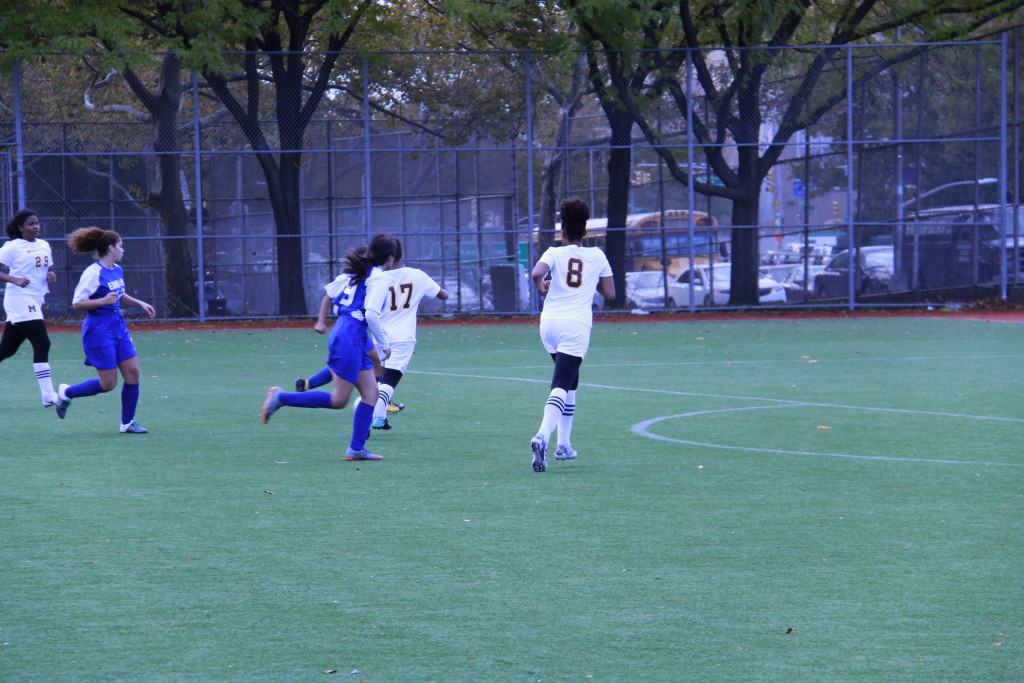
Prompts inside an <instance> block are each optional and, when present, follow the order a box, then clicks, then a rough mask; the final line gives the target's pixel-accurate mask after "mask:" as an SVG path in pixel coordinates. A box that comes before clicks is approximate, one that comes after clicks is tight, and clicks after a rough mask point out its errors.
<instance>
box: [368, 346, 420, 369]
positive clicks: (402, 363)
mask: <svg viewBox="0 0 1024 683" xmlns="http://www.w3.org/2000/svg"><path fill="white" fill-rule="evenodd" d="M415 352H416V342H414V341H411V342H395V343H394V344H392V345H391V356H390V357H389V358H388V359H387V360H386V361H384V369H385V370H398V371H399V372H400V373H402V374H403V375H404V374H405V371H406V369H407V368H408V367H409V361H411V360H412V354H413V353H415ZM377 353H378V354H379V353H380V350H379V349H378V350H377Z"/></svg>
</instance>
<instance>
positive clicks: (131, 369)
mask: <svg viewBox="0 0 1024 683" xmlns="http://www.w3.org/2000/svg"><path fill="white" fill-rule="evenodd" d="M117 369H118V370H120V372H121V377H122V378H123V379H124V383H123V384H122V385H121V428H120V430H121V433H122V434H145V433H147V431H148V430H147V429H146V428H145V427H143V426H142V425H140V424H139V423H138V422H136V421H135V411H136V409H138V407H139V390H140V387H139V378H140V377H141V375H142V373H141V372H140V370H139V357H138V356H131V357H130V358H125V359H124V360H123V361H121V362H120V363H118V364H117Z"/></svg>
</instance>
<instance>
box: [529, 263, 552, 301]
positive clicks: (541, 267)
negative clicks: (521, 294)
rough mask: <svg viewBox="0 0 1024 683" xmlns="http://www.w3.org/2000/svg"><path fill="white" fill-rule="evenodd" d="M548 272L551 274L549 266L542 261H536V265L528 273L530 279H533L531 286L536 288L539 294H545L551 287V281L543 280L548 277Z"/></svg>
mask: <svg viewBox="0 0 1024 683" xmlns="http://www.w3.org/2000/svg"><path fill="white" fill-rule="evenodd" d="M550 272H551V266H549V265H548V264H546V263H544V262H543V261H538V262H537V265H535V266H534V267H533V272H532V273H530V277H532V278H533V285H534V286H535V287H536V288H537V291H538V292H540V293H541V294H543V293H545V292H547V291H548V287H550V286H551V281H550V280H545V279H544V278H546V277H547V276H548V273H550Z"/></svg>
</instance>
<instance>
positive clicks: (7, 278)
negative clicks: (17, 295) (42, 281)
mask: <svg viewBox="0 0 1024 683" xmlns="http://www.w3.org/2000/svg"><path fill="white" fill-rule="evenodd" d="M6 267H7V266H5V265H4V264H2V263H0V268H6ZM0 282H10V283H11V284H12V285H15V286H16V287H28V283H29V279H28V278H27V277H15V276H14V275H8V274H7V273H5V272H3V271H2V270H0Z"/></svg>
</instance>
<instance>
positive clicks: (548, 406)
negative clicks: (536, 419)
mask: <svg viewBox="0 0 1024 683" xmlns="http://www.w3.org/2000/svg"><path fill="white" fill-rule="evenodd" d="M565 396H566V391H565V389H552V390H551V393H550V394H548V400H547V402H545V403H544V419H543V420H542V421H541V423H540V429H539V430H537V433H538V434H540V435H541V436H543V437H544V441H550V440H551V432H553V431H555V426H556V425H558V419H559V418H560V417H561V416H562V411H563V410H564V409H565Z"/></svg>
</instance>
